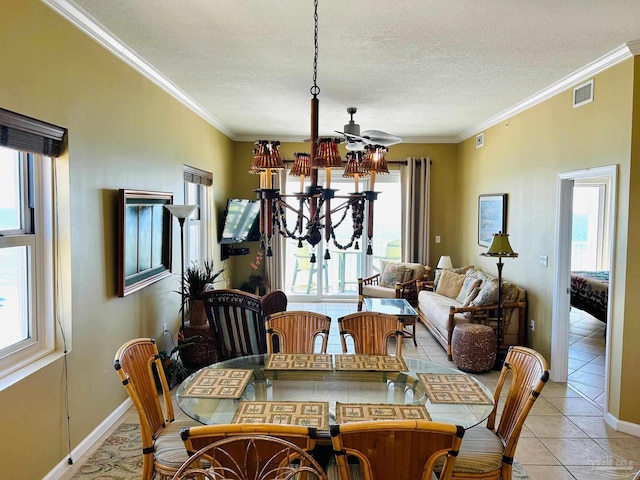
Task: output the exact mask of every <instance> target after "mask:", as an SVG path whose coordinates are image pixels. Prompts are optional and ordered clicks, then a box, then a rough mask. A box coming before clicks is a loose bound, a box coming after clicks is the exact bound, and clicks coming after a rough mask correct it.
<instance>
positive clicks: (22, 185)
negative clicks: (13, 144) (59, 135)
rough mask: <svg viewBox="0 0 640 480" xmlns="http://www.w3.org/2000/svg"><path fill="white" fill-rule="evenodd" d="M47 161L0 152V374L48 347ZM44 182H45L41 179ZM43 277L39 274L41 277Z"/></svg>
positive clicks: (50, 331) (50, 329) (50, 324)
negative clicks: (44, 298) (45, 271)
mask: <svg viewBox="0 0 640 480" xmlns="http://www.w3.org/2000/svg"><path fill="white" fill-rule="evenodd" d="M49 165H50V159H48V158H47V157H43V156H41V155H33V154H31V153H27V152H21V151H17V150H12V149H9V148H0V171H2V175H0V371H2V370H5V369H6V368H7V367H8V366H9V365H11V364H14V362H15V360H16V359H17V358H21V359H22V358H24V357H25V356H29V355H30V354H33V353H34V352H39V353H46V352H47V351H48V350H50V349H51V348H52V346H53V322H52V319H51V318H45V315H46V313H45V312H46V311H47V310H49V311H50V308H47V306H46V305H45V304H44V301H43V297H49V298H50V295H46V294H45V292H44V291H43V289H45V288H51V287H47V286H46V285H51V284H52V279H51V277H50V276H49V277H48V278H47V281H44V280H45V277H44V265H45V261H46V260H47V259H50V258H51V244H50V242H49V244H47V243H48V242H46V241H45V239H49V240H50V239H51V230H50V222H47V221H45V218H46V217H50V215H48V214H47V212H45V211H43V209H44V208H47V207H45V203H48V200H49V199H50V194H51V192H50V190H49V189H48V188H47V185H50V175H49V172H50V168H48V167H49ZM45 179H46V180H45ZM41 274H42V275H41Z"/></svg>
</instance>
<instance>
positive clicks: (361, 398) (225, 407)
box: [176, 354, 493, 436]
mask: <svg viewBox="0 0 640 480" xmlns="http://www.w3.org/2000/svg"><path fill="white" fill-rule="evenodd" d="M325 357H329V358H331V359H332V360H331V361H332V362H334V363H335V364H336V365H337V364H338V360H344V361H349V360H351V359H350V358H348V357H354V356H353V355H351V356H349V355H337V354H336V355H327V356H325ZM333 357H335V358H333ZM337 357H347V358H343V359H340V358H337ZM355 357H357V356H355ZM268 360H269V356H268V355H254V356H247V357H239V358H234V359H231V360H226V361H223V362H219V363H216V364H213V365H210V366H208V367H204V368H203V369H200V370H198V371H197V372H195V373H193V374H192V375H190V376H189V377H188V378H186V379H185V380H184V381H183V382H182V383H181V384H180V386H179V387H178V390H177V392H176V400H177V404H178V406H179V408H180V409H181V410H182V411H183V412H184V413H186V414H187V415H188V416H189V417H191V418H193V419H194V420H196V421H198V422H200V423H202V424H223V423H232V422H233V421H234V418H235V417H236V413H237V411H238V410H239V408H240V405H242V403H244V402H246V401H248V402H257V401H264V402H291V403H295V402H298V403H301V402H309V401H313V402H324V403H325V404H327V405H328V424H327V425H331V424H335V423H339V422H338V420H339V415H338V418H337V417H336V413H337V408H338V407H339V406H340V405H344V404H348V405H352V404H357V405H363V404H364V405H366V404H375V405H393V406H417V407H418V408H420V409H422V407H424V408H426V412H428V417H429V418H430V419H431V420H433V421H437V422H444V423H453V424H455V425H460V426H462V427H464V428H470V427H473V426H474V425H477V424H479V423H481V422H482V421H483V420H485V419H486V418H487V417H488V416H489V414H490V413H491V410H492V409H493V392H492V391H491V390H490V389H489V388H488V387H487V386H486V385H485V384H483V383H482V382H481V381H479V380H478V379H476V378H475V377H473V376H471V375H469V374H466V373H464V372H461V371H460V370H456V369H454V368H451V367H448V366H445V365H440V364H438V363H433V362H430V361H426V360H422V359H417V358H411V357H403V360H404V363H405V364H406V370H404V371H364V370H341V369H338V368H331V369H327V370H299V369H276V370H272V369H270V365H271V364H270V363H269V362H268ZM265 367H267V368H265ZM220 369H222V370H226V371H227V372H231V371H235V372H237V371H244V372H241V373H243V374H245V376H246V377H247V380H246V385H245V386H244V387H243V389H242V390H241V391H239V393H238V395H237V396H238V398H212V397H211V396H209V395H207V394H206V393H205V394H203V395H199V394H198V393H197V392H198V389H199V388H200V387H199V386H198V385H196V383H197V382H202V379H203V378H204V377H206V376H207V375H212V376H215V375H219V374H221V373H222V372H216V371H213V370H220ZM449 380H450V381H452V382H454V383H460V382H462V384H464V385H462V384H461V386H462V387H464V386H471V387H473V388H475V389H476V391H475V393H474V392H470V393H469V394H466V393H465V390H464V388H463V389H462V393H461V394H460V395H458V396H457V397H456V398H449V396H448V394H444V393H438V392H439V389H440V388H441V387H442V385H441V384H440V383H438V382H441V381H445V382H446V381H449ZM431 381H435V382H436V383H435V384H434V385H431V384H430V383H429V382H431ZM431 387H432V388H431ZM445 389H446V388H445ZM205 390H206V389H205ZM194 392H196V393H195V394H194ZM443 395H444V401H442V400H443V398H442V396H443ZM478 396H480V397H482V398H483V400H484V401H481V402H479V401H478ZM402 408H407V407H402ZM285 423H286V422H285ZM318 434H319V435H320V436H328V434H329V432H328V427H327V428H326V429H324V428H319V429H318Z"/></svg>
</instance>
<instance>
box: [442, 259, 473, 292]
mask: <svg viewBox="0 0 640 480" xmlns="http://www.w3.org/2000/svg"><path fill="white" fill-rule="evenodd" d="M470 269H473V265H467V266H466V267H458V268H447V269H444V270H443V269H438V270H436V273H435V277H434V279H433V289H434V290H436V289H437V288H438V282H439V281H440V276H441V275H442V272H444V271H445V270H447V271H449V272H453V273H466V272H467V270H470Z"/></svg>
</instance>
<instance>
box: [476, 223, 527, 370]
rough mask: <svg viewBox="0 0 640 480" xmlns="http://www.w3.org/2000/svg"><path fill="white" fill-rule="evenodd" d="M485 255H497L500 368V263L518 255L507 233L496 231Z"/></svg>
mask: <svg viewBox="0 0 640 480" xmlns="http://www.w3.org/2000/svg"><path fill="white" fill-rule="evenodd" d="M481 255H482V256H485V257H497V259H498V263H497V265H498V313H497V328H496V337H497V339H496V340H497V342H496V343H497V345H498V346H497V350H496V365H495V368H496V369H500V368H502V365H501V363H502V362H501V361H500V346H501V345H502V266H503V265H504V264H503V263H502V259H503V258H515V257H517V256H518V254H517V253H516V252H514V251H513V248H511V244H510V243H509V235H507V234H506V233H502V232H498V233H494V234H493V241H492V242H491V245H489V249H488V250H487V251H486V252H485V253H481Z"/></svg>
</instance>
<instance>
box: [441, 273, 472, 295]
mask: <svg viewBox="0 0 640 480" xmlns="http://www.w3.org/2000/svg"><path fill="white" fill-rule="evenodd" d="M465 278H466V277H465V275H464V274H462V273H455V272H453V271H452V270H451V269H448V270H444V271H443V272H442V274H441V275H440V281H439V282H438V287H437V288H436V293H437V294H439V295H443V296H445V297H449V298H456V297H457V296H458V293H460V289H461V288H462V284H463V283H464V279H465Z"/></svg>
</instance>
